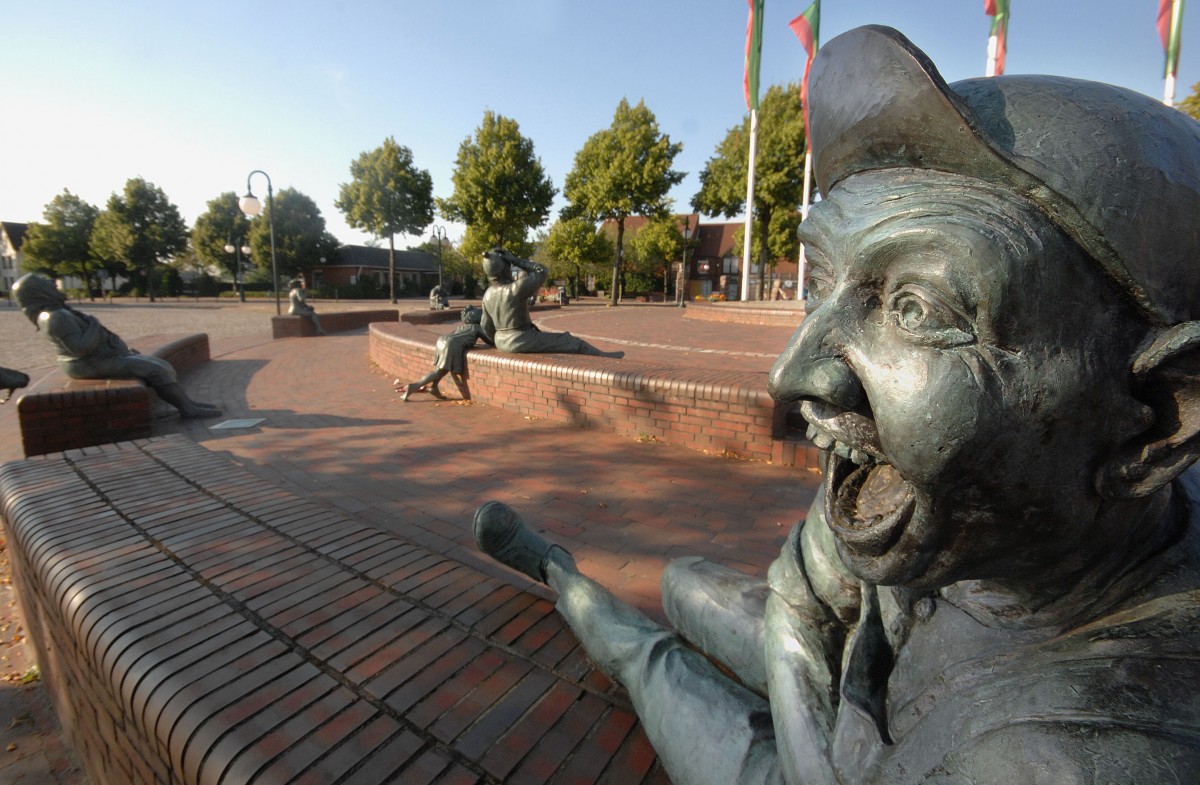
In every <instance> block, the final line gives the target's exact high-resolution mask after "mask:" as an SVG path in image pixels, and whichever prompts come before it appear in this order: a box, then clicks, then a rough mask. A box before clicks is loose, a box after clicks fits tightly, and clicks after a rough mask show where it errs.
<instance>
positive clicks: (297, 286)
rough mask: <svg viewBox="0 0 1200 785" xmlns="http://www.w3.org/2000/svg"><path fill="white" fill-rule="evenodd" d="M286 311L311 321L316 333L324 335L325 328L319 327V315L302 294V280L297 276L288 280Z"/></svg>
mask: <svg viewBox="0 0 1200 785" xmlns="http://www.w3.org/2000/svg"><path fill="white" fill-rule="evenodd" d="M288 289H289V290H290V291H289V292H288V313H290V314H292V315H293V316H304V317H306V318H308V320H309V321H311V322H312V323H313V326H314V327H316V328H317V335H324V334H325V330H324V329H322V327H321V317H320V316H317V309H316V308H313V307H312V306H311V305H309V304H308V299H307V298H305V296H304V281H302V280H301V279H299V278H293V279H292V280H290V281H288Z"/></svg>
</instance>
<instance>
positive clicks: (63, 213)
mask: <svg viewBox="0 0 1200 785" xmlns="http://www.w3.org/2000/svg"><path fill="white" fill-rule="evenodd" d="M99 214H100V210H99V208H97V207H96V206H94V205H91V204H88V203H87V202H85V201H84V200H83V199H81V198H79V197H78V196H76V195H74V194H73V193H71V192H70V191H68V190H66V189H65V188H64V189H63V192H62V193H61V194H59V195H58V196H55V197H54V198H53V199H51V200H50V203H49V204H47V205H46V208H45V210H43V211H42V217H43V218H44V219H45V223H34V224H30V225H29V230H28V232H27V233H26V235H25V243H24V245H23V246H22V251H24V255H25V262H24V264H25V269H26V271H28V272H38V273H45V274H47V275H51V276H54V277H59V276H63V275H71V276H76V277H78V278H82V279H83V281H84V284H85V286H86V288H87V290H88V292H89V294H90V293H91V292H93V291H95V283H96V277H97V267H98V265H97V263H96V258H95V257H94V256H93V255H92V252H91V250H90V249H89V247H88V242H89V240H90V239H91V236H92V227H93V226H94V225H95V223H96V216H98V215H99Z"/></svg>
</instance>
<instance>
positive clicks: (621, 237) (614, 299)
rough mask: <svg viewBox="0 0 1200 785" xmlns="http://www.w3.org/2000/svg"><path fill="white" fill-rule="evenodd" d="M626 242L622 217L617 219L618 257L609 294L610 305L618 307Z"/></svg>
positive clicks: (614, 260)
mask: <svg viewBox="0 0 1200 785" xmlns="http://www.w3.org/2000/svg"><path fill="white" fill-rule="evenodd" d="M624 242H625V216H621V217H620V218H618V219H617V255H616V258H614V259H613V276H612V292H611V293H610V294H609V305H616V304H617V303H618V302H619V301H620V297H619V295H620V289H619V287H620V284H621V255H622V251H623V244H624Z"/></svg>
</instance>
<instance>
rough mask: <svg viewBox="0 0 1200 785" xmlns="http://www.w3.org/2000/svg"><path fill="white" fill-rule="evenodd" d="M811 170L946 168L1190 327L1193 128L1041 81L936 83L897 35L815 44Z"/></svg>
mask: <svg viewBox="0 0 1200 785" xmlns="http://www.w3.org/2000/svg"><path fill="white" fill-rule="evenodd" d="M809 95H810V102H811V104H810V108H809V113H810V121H811V124H812V127H811V135H812V150H813V156H814V157H813V170H814V172H815V174H816V178H817V184H818V186H819V187H820V189H821V192H822V193H825V194H828V193H830V191H831V189H833V188H835V187H836V186H837V184H838V183H839V182H841V181H842V180H844V179H845V178H847V177H850V176H851V175H854V174H858V173H861V172H867V171H872V170H878V169H892V168H914V169H927V170H934V171H945V172H954V173H958V174H963V175H968V176H971V177H975V178H978V179H980V180H984V181H987V182H990V183H994V184H997V185H1001V186H1005V187H1008V188H1010V189H1013V190H1015V191H1016V192H1017V193H1019V194H1021V195H1023V196H1025V197H1026V198H1028V199H1029V200H1031V201H1032V202H1034V203H1035V204H1036V205H1038V206H1039V207H1040V208H1041V209H1042V210H1044V211H1045V212H1046V213H1047V214H1048V215H1049V216H1050V218H1051V219H1052V220H1053V221H1054V222H1055V223H1056V224H1057V225H1058V226H1060V227H1061V228H1062V229H1063V230H1065V231H1066V232H1067V233H1068V234H1069V235H1070V236H1071V237H1073V238H1074V239H1075V240H1076V241H1077V242H1078V243H1079V244H1080V245H1081V246H1082V247H1083V248H1084V250H1086V251H1087V252H1088V253H1089V254H1090V255H1091V256H1092V257H1093V258H1094V259H1095V260H1096V261H1097V262H1098V263H1099V264H1100V265H1101V266H1102V267H1103V268H1104V269H1105V271H1106V272H1107V273H1108V274H1109V275H1110V276H1111V277H1112V278H1114V279H1115V280H1116V281H1117V282H1118V283H1119V284H1120V285H1121V286H1122V287H1124V288H1125V289H1126V290H1127V291H1129V292H1130V294H1131V295H1132V296H1133V298H1134V299H1135V301H1136V302H1137V303H1138V304H1139V305H1140V306H1141V308H1142V309H1143V310H1144V311H1145V312H1146V313H1147V314H1148V315H1149V316H1151V317H1152V318H1153V319H1155V320H1156V321H1158V322H1162V323H1176V322H1180V321H1188V320H1195V319H1200V123H1197V122H1196V121H1195V120H1192V119H1191V118H1190V117H1188V116H1187V115H1185V114H1183V113H1182V112H1180V111H1177V110H1175V109H1172V108H1170V107H1167V106H1164V105H1163V104H1161V103H1159V102H1158V101H1155V100H1153V99H1151V98H1149V97H1147V96H1144V95H1142V94H1140V93H1135V92H1133V91H1131V90H1126V89H1124V88H1120V87H1114V86H1112V85H1107V84H1101V83H1098V82H1087V81H1082V80H1077V79H1067V78H1060V77H1050V76H1002V77H992V78H980V79H967V80H964V81H961V82H956V83H954V84H952V85H950V84H947V83H946V81H945V80H944V79H942V77H941V75H940V74H939V73H938V72H937V69H936V68H935V67H934V66H933V63H931V62H930V61H929V58H928V57H926V56H925V54H924V53H923V52H922V51H921V50H919V49H917V47H916V46H914V45H913V44H912V42H910V41H909V40H908V39H907V38H905V37H904V36H903V35H901V34H900V33H899V32H897V31H895V30H893V29H891V28H887V27H876V26H869V27H860V28H857V29H855V30H851V31H850V32H847V33H845V34H843V35H840V36H838V37H837V38H834V39H833V40H831V41H829V42H828V43H827V44H825V45H823V46H822V47H821V49H820V51H819V53H818V54H817V57H816V60H815V61H814V62H813V66H812V73H811V76H810V93H809Z"/></svg>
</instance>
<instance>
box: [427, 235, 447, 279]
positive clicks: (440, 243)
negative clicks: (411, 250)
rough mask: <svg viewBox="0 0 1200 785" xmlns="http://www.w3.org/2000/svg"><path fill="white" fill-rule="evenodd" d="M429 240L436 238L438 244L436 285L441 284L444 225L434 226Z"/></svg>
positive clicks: (444, 239)
mask: <svg viewBox="0 0 1200 785" xmlns="http://www.w3.org/2000/svg"><path fill="white" fill-rule="evenodd" d="M432 231H433V236H432V237H430V238H429V239H430V240H437V245H438V286H441V285H442V243H443V242H445V241H446V227H444V226H434V227H433V230H432Z"/></svg>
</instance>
